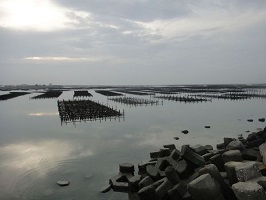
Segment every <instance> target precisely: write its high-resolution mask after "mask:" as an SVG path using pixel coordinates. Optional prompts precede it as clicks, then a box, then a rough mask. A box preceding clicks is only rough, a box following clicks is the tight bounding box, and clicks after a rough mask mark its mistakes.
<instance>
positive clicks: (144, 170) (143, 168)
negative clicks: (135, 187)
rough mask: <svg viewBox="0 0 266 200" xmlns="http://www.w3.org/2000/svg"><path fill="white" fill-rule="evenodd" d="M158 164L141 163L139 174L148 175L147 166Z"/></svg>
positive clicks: (154, 162) (153, 162)
mask: <svg viewBox="0 0 266 200" xmlns="http://www.w3.org/2000/svg"><path fill="white" fill-rule="evenodd" d="M156 163H157V161H152V162H151V161H149V162H141V163H139V164H138V169H139V173H140V174H144V173H146V166H147V165H153V166H154V165H155V164H156Z"/></svg>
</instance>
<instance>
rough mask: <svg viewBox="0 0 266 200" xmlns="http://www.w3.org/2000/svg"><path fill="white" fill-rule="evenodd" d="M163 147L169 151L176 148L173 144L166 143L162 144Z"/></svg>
mask: <svg viewBox="0 0 266 200" xmlns="http://www.w3.org/2000/svg"><path fill="white" fill-rule="evenodd" d="M163 147H164V148H166V149H170V150H171V151H173V150H174V149H176V147H175V144H166V145H163Z"/></svg>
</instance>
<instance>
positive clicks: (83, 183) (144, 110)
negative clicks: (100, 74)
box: [0, 90, 266, 200]
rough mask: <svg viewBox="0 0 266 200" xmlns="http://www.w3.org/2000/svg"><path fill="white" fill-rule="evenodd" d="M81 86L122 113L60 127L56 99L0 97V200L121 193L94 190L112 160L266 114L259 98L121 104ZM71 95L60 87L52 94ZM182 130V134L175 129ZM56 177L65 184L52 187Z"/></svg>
mask: <svg viewBox="0 0 266 200" xmlns="http://www.w3.org/2000/svg"><path fill="white" fill-rule="evenodd" d="M89 92H91V93H92V94H93V95H94V96H93V98H92V100H96V101H98V100H99V101H100V102H102V103H104V104H107V103H108V104H109V105H113V106H117V108H118V109H124V110H125V119H124V120H120V121H118V120H116V121H114V120H112V121H109V120H107V121H101V122H100V121H93V122H86V123H85V122H81V123H75V124H72V123H70V124H67V125H66V124H62V125H61V122H60V119H59V115H58V112H57V99H43V100H30V99H29V98H30V97H32V96H35V95H36V94H30V95H25V96H21V97H18V98H15V99H11V100H8V101H0V111H1V114H0V118H1V122H0V123H1V126H0V127H1V130H0V199H5V200H13V199H14V200H15V199H27V200H28V199H29V200H30V199H35V200H38V199H47V200H49V199H51V200H57V199H58V200H59V199H60V200H61V199H65V200H85V199H89V200H93V199H100V200H101V199H102V200H106V199H116V200H120V199H121V200H122V199H127V195H126V194H121V193H114V192H112V191H110V192H109V193H106V194H101V193H99V192H98V190H99V189H100V188H101V187H102V186H103V185H105V184H106V183H107V182H108V179H109V178H111V177H113V176H114V175H116V174H117V173H118V164H119V163H122V162H132V163H134V164H135V168H136V169H137V164H138V163H139V162H141V161H147V160H148V159H149V152H151V151H156V150H159V149H160V148H161V147H162V145H164V144H171V143H174V144H175V145H176V146H177V147H178V148H180V147H181V146H182V145H183V144H204V145H205V144H211V145H216V144H217V143H219V142H222V140H223V137H237V135H238V134H243V135H244V136H247V133H246V132H245V131H246V130H250V131H256V129H257V128H264V127H265V125H266V123H265V122H264V123H262V122H259V121H258V118H261V117H266V107H265V101H266V100H265V99H264V100H263V99H251V100H245V101H224V100H213V101H212V102H206V103H199V104H197V103H195V104H184V103H179V102H170V101H164V102H163V105H158V106H141V107H129V106H125V105H121V104H118V103H114V102H110V101H109V102H107V98H106V97H104V96H101V95H99V94H96V93H95V92H94V91H93V90H91V91H89ZM5 93H6V92H0V94H5ZM72 96H73V91H67V92H64V93H63V94H62V95H61V96H60V98H59V99H72ZM127 96H129V95H127ZM146 98H149V97H146ZM249 118H252V119H254V122H251V123H250V122H247V119H249ZM205 125H210V126H211V128H210V129H205V128H204V126H205ZM184 129H188V130H189V134H187V135H184V134H182V133H181V130H184ZM176 136H178V137H179V138H180V140H178V141H176V140H174V139H173V138H174V137H176ZM61 179H64V180H69V181H70V182H71V184H70V185H69V186H68V187H63V188H62V187H59V186H58V185H56V181H58V180H61Z"/></svg>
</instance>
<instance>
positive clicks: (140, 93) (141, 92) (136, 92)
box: [117, 90, 154, 96]
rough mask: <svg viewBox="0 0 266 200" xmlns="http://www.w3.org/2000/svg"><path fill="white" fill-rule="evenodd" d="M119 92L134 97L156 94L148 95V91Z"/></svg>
mask: <svg viewBox="0 0 266 200" xmlns="http://www.w3.org/2000/svg"><path fill="white" fill-rule="evenodd" d="M117 92H122V93H125V94H132V95H140V96H144V95H153V94H154V93H148V92H146V91H131V90H117Z"/></svg>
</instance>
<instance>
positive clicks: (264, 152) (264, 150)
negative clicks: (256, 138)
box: [259, 143, 266, 165]
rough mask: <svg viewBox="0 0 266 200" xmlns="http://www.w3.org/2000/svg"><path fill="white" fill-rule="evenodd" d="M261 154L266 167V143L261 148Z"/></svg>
mask: <svg viewBox="0 0 266 200" xmlns="http://www.w3.org/2000/svg"><path fill="white" fill-rule="evenodd" d="M259 150H260V154H261V156H262V161H263V163H264V164H265V165H266V143H263V144H261V145H260V146H259Z"/></svg>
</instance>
